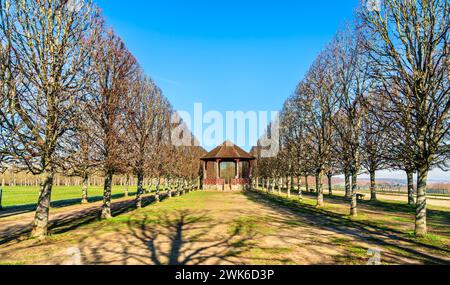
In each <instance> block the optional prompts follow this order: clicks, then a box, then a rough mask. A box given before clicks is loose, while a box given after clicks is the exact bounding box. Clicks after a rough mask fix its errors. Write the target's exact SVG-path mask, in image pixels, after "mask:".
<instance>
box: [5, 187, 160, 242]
mask: <svg viewBox="0 0 450 285" xmlns="http://www.w3.org/2000/svg"><path fill="white" fill-rule="evenodd" d="M165 198H166V194H161V200H164V199H165ZM153 202H155V196H154V195H151V196H144V197H143V199H142V207H146V206H148V205H150V204H152V203H153ZM135 209H136V203H135V199H134V198H133V197H130V200H126V201H120V202H115V203H114V201H113V203H112V205H111V212H112V215H113V216H118V215H121V214H124V213H127V212H130V211H133V210H135ZM101 211H102V206H101V205H99V206H92V207H90V208H86V209H83V210H76V211H72V212H70V211H69V212H67V213H61V214H57V215H56V217H54V218H53V219H52V220H50V222H49V234H51V235H54V234H62V233H66V232H68V231H71V230H74V229H76V228H78V227H80V226H83V225H86V224H89V223H92V222H94V221H98V220H99V219H100V215H101ZM31 229H32V225H31V224H26V225H24V224H23V223H22V224H14V225H12V226H10V227H8V228H6V229H4V230H2V231H1V232H0V245H2V244H5V243H8V242H10V241H14V240H18V239H20V238H25V237H26V236H27V235H29V234H30V233H31Z"/></svg>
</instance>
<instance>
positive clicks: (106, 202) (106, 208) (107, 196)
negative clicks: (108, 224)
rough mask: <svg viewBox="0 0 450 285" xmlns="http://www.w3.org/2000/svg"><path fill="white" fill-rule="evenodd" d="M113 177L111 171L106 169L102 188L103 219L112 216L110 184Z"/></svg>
mask: <svg viewBox="0 0 450 285" xmlns="http://www.w3.org/2000/svg"><path fill="white" fill-rule="evenodd" d="M112 179H113V172H112V171H108V172H107V173H106V176H105V186H104V189H103V208H102V216H101V218H102V219H103V220H105V219H110V218H112V215H111V193H112V192H111V185H112Z"/></svg>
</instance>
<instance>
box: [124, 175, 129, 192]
mask: <svg viewBox="0 0 450 285" xmlns="http://www.w3.org/2000/svg"><path fill="white" fill-rule="evenodd" d="M129 187H130V175H129V174H127V178H126V181H125V197H128V195H129V193H130V192H129V191H130V189H129Z"/></svg>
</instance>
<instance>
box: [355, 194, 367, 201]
mask: <svg viewBox="0 0 450 285" xmlns="http://www.w3.org/2000/svg"><path fill="white" fill-rule="evenodd" d="M365 198H366V195H365V194H356V200H358V201H364V199H365Z"/></svg>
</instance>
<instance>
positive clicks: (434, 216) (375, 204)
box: [282, 191, 450, 235]
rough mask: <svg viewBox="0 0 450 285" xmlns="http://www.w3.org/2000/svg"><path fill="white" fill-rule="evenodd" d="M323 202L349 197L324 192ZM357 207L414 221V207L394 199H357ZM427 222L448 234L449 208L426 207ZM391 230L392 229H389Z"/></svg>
mask: <svg viewBox="0 0 450 285" xmlns="http://www.w3.org/2000/svg"><path fill="white" fill-rule="evenodd" d="M282 193H284V194H287V191H283V192H282ZM303 196H304V197H308V198H310V199H315V198H316V197H317V196H316V194H312V193H303ZM324 199H325V202H328V203H333V204H340V205H350V199H349V198H346V197H342V196H329V195H326V194H324ZM358 207H360V208H361V209H365V210H369V211H373V212H377V211H378V212H379V211H382V212H386V213H388V214H395V215H406V216H409V217H411V222H412V223H413V222H414V220H413V219H414V215H415V213H416V209H415V207H414V206H412V205H408V204H407V203H399V202H395V201H391V202H386V201H380V200H378V201H367V200H364V201H358ZM427 217H428V219H427V223H428V224H429V225H430V226H432V227H433V230H434V231H435V232H437V233H439V234H442V235H450V210H449V211H443V210H436V209H427ZM391 230H392V229H391ZM398 233H401V232H398Z"/></svg>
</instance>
